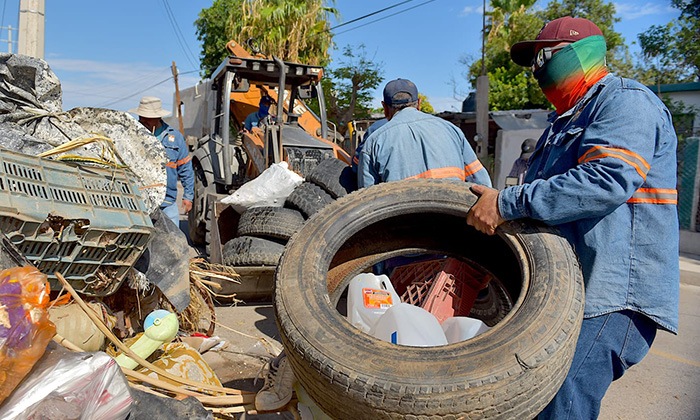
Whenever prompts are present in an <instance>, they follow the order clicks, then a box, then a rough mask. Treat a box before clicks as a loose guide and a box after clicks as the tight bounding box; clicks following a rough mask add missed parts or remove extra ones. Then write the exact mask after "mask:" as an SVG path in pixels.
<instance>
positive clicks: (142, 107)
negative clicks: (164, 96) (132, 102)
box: [129, 96, 170, 118]
mask: <svg viewBox="0 0 700 420" xmlns="http://www.w3.org/2000/svg"><path fill="white" fill-rule="evenodd" d="M129 112H132V113H134V114H136V115H138V116H140V117H144V118H160V117H167V116H168V115H170V112H169V111H166V110H164V109H163V105H162V104H161V102H160V99H158V98H156V97H155V96H144V97H143V98H141V102H140V103H139V107H138V108H136V109H130V110H129Z"/></svg>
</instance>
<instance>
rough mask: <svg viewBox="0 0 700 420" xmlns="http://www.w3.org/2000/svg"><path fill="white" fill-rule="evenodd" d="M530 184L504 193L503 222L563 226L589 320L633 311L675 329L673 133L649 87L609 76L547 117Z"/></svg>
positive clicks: (532, 161) (527, 179)
mask: <svg viewBox="0 0 700 420" xmlns="http://www.w3.org/2000/svg"><path fill="white" fill-rule="evenodd" d="M549 121H550V124H551V125H550V127H549V128H548V129H547V130H545V132H544V133H543V134H542V137H541V138H540V139H539V141H538V143H537V147H536V149H535V152H534V154H533V155H532V157H531V158H530V167H529V169H528V171H527V174H526V177H525V182H526V183H525V184H524V185H519V186H514V187H510V188H506V189H505V190H503V191H501V193H500V194H499V198H498V206H499V210H500V212H501V215H502V216H503V218H504V219H506V220H511V219H518V218H523V217H530V218H533V219H537V220H542V221H544V222H545V223H547V224H550V225H556V226H557V227H558V228H559V229H560V230H561V232H562V234H563V235H564V236H565V237H566V238H567V239H568V240H569V242H570V243H571V244H572V245H573V247H574V249H575V250H576V253H577V254H578V257H579V260H580V262H581V268H582V271H583V275H584V282H585V287H586V305H585V311H584V317H587V318H589V317H594V316H598V315H603V314H606V313H610V312H615V311H620V310H625V309H629V310H632V311H636V312H640V313H642V314H645V315H647V316H648V317H649V318H651V319H652V320H654V321H655V322H656V323H657V324H658V325H659V326H660V327H661V328H664V329H666V330H668V331H671V332H674V333H676V332H677V331H678V297H679V278H680V272H679V267H678V235H679V233H678V213H677V209H676V203H677V193H676V146H677V139H676V134H675V131H674V128H673V125H672V123H671V115H670V114H669V112H668V110H667V109H666V107H665V106H664V104H663V103H662V102H661V101H660V100H659V99H658V98H657V97H656V96H655V95H654V94H653V93H652V92H651V91H649V90H648V89H647V88H646V87H644V86H642V85H641V84H639V83H637V82H635V81H633V80H629V79H623V78H620V77H616V76H613V75H608V76H606V77H604V78H603V79H601V80H600V81H599V82H598V83H597V84H596V85H594V86H593V87H592V88H591V89H590V90H589V91H588V93H587V94H586V96H584V98H582V99H581V100H580V101H579V102H578V103H577V105H576V106H574V107H573V108H572V109H571V110H569V111H567V112H566V113H564V114H563V115H561V116H557V115H556V113H552V114H551V115H550V120H549Z"/></svg>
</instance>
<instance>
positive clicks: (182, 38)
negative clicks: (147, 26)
mask: <svg viewBox="0 0 700 420" xmlns="http://www.w3.org/2000/svg"><path fill="white" fill-rule="evenodd" d="M163 6H164V9H165V14H166V15H167V16H168V20H170V25H171V26H172V27H173V31H174V32H175V38H176V39H177V42H178V43H179V44H180V48H182V51H183V52H184V53H185V58H187V61H189V62H190V64H191V65H192V67H193V68H195V69H196V68H198V67H197V65H196V64H195V61H196V60H195V59H194V54H193V53H192V50H190V47H189V45H187V42H186V41H185V36H184V35H183V34H182V31H181V30H180V26H179V25H178V24H177V20H176V19H175V14H174V13H173V11H172V9H171V8H170V4H169V3H168V0H163Z"/></svg>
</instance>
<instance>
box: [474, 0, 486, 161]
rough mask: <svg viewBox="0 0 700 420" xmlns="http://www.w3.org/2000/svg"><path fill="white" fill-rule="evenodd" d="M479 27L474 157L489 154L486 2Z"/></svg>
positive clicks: (482, 156)
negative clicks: (479, 46)
mask: <svg viewBox="0 0 700 420" xmlns="http://www.w3.org/2000/svg"><path fill="white" fill-rule="evenodd" d="M483 8H484V10H483V11H482V26H481V76H479V77H477V78H476V136H475V138H474V141H476V155H477V156H478V157H480V158H484V157H486V156H488V152H489V147H488V146H489V76H488V75H487V74H486V0H484V4H483Z"/></svg>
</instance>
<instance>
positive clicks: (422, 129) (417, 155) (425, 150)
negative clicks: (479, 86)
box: [357, 79, 491, 188]
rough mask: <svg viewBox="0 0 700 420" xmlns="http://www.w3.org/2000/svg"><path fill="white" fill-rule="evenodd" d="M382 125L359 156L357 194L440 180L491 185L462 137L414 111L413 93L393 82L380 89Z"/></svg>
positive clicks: (415, 98)
mask: <svg viewBox="0 0 700 420" xmlns="http://www.w3.org/2000/svg"><path fill="white" fill-rule="evenodd" d="M382 105H383V107H384V116H385V117H386V119H387V120H388V122H387V123H386V124H384V125H383V126H381V127H379V128H377V130H376V131H374V133H372V135H371V136H369V137H368V138H367V140H366V141H365V143H364V145H363V147H362V150H361V152H360V156H359V162H358V172H357V184H358V187H359V188H363V187H367V186H370V185H374V184H379V183H380V182H388V181H397V180H402V179H411V178H441V179H459V180H461V181H471V182H476V183H479V184H483V185H488V186H490V185H491V179H490V178H489V174H488V172H486V169H484V167H483V166H482V165H481V162H479V159H477V157H476V154H475V153H474V150H472V148H471V146H470V145H469V143H468V142H467V139H466V138H465V137H464V134H463V133H462V131H461V130H460V129H459V128H457V127H456V126H455V125H454V124H452V123H450V122H447V121H445V120H443V119H442V118H438V117H435V116H433V115H429V114H426V113H423V112H421V111H419V110H418V108H419V106H420V100H419V98H418V89H417V88H416V85H415V84H413V82H411V81H410V80H406V79H396V80H392V81H391V82H389V83H387V84H386V87H384V101H382Z"/></svg>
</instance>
